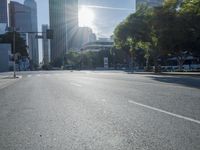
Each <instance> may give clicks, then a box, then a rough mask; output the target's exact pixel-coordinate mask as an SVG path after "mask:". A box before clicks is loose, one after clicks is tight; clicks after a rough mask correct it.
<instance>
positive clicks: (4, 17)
mask: <svg viewBox="0 0 200 150" xmlns="http://www.w3.org/2000/svg"><path fill="white" fill-rule="evenodd" d="M0 23H5V24H8V0H0Z"/></svg>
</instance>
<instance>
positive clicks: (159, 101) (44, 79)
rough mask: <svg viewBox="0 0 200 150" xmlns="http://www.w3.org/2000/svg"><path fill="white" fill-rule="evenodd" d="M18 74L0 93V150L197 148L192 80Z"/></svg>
mask: <svg viewBox="0 0 200 150" xmlns="http://www.w3.org/2000/svg"><path fill="white" fill-rule="evenodd" d="M20 76H21V77H22V78H21V79H18V80H17V81H16V82H12V83H10V84H8V85H7V86H6V87H5V86H4V87H2V88H0V150H199V149H200V78H194V77H183V76H180V77H179V76H161V75H147V74H146V75H145V74H144V75H139V74H137V75H136V74H128V73H125V72H92V71H82V72H78V71H77V72H76V71H75V72H69V71H52V72H24V73H20ZM1 80H3V79H1ZM0 86H1V85H0Z"/></svg>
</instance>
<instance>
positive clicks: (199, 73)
mask: <svg viewBox="0 0 200 150" xmlns="http://www.w3.org/2000/svg"><path fill="white" fill-rule="evenodd" d="M161 74H162V75H179V76H191V77H200V72H162V73H161Z"/></svg>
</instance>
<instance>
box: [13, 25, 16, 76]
mask: <svg viewBox="0 0 200 150" xmlns="http://www.w3.org/2000/svg"><path fill="white" fill-rule="evenodd" d="M15 41H16V40H15V27H13V56H14V58H13V78H16V58H15V57H16V55H15V46H16V45H15V44H16V42H15Z"/></svg>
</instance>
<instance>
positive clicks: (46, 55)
mask: <svg viewBox="0 0 200 150" xmlns="http://www.w3.org/2000/svg"><path fill="white" fill-rule="evenodd" d="M48 28H49V27H48V25H42V32H43V40H42V50H43V64H44V65H48V64H49V63H50V42H49V39H47V38H46V31H47V29H48Z"/></svg>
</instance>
